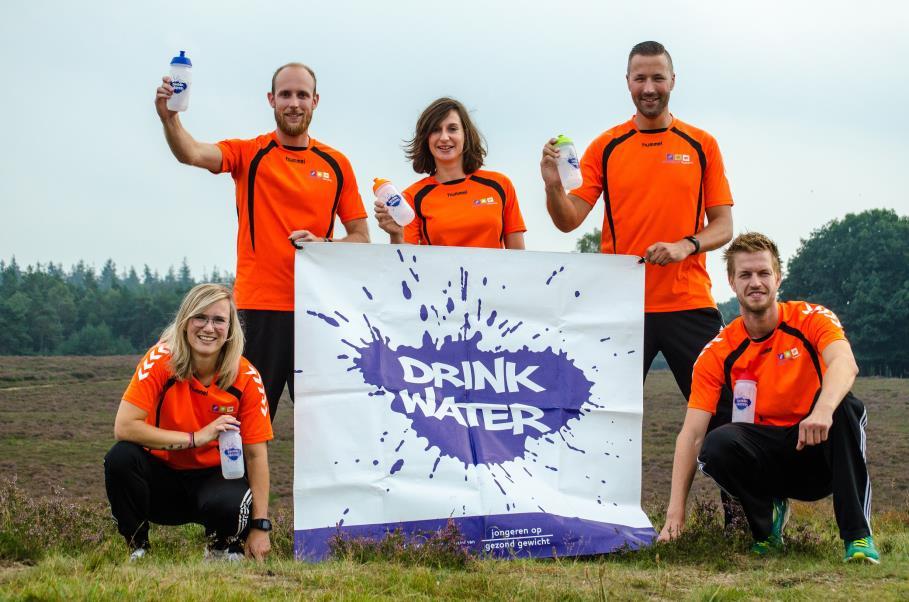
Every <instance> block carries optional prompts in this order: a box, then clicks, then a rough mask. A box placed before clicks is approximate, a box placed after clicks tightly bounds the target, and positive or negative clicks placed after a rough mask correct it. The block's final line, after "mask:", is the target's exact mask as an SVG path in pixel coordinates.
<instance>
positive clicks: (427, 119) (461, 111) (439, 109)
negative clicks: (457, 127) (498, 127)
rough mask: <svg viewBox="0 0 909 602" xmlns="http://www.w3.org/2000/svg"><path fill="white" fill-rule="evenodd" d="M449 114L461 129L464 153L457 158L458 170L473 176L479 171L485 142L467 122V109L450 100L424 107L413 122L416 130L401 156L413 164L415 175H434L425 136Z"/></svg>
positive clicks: (442, 99)
mask: <svg viewBox="0 0 909 602" xmlns="http://www.w3.org/2000/svg"><path fill="white" fill-rule="evenodd" d="M451 111H457V113H458V117H460V118H461V126H462V127H463V129H464V152H463V154H462V155H461V166H462V167H463V168H464V173H468V174H469V173H473V172H475V171H476V170H478V169H480V168H481V167H483V158H484V157H486V141H485V140H484V139H483V136H482V134H480V131H479V130H478V129H477V128H476V126H475V125H474V124H473V122H472V121H471V120H470V115H469V114H468V113H467V109H465V108H464V105H462V104H461V103H460V102H458V101H457V100H455V99H453V98H440V99H438V100H436V101H434V102H433V103H432V104H431V105H429V106H428V107H426V110H424V111H423V114H422V115H420V118H419V119H418V120H417V128H416V131H415V132H414V136H413V138H412V139H410V140H408V141H407V142H406V146H405V147H404V152H405V154H406V156H407V158H408V159H410V160H411V161H413V170H414V171H415V172H417V173H425V174H434V173H435V172H436V160H435V159H434V158H433V156H432V153H431V152H430V150H429V135H430V134H431V133H432V131H433V130H434V129H436V128H437V127H438V126H439V124H440V123H442V120H443V119H445V118H446V117H447V116H448V114H449V113H450V112H451Z"/></svg>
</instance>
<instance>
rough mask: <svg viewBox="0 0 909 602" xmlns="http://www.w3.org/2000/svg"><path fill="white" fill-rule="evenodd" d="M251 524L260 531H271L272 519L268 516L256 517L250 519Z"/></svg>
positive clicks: (251, 526)
mask: <svg viewBox="0 0 909 602" xmlns="http://www.w3.org/2000/svg"><path fill="white" fill-rule="evenodd" d="M249 526H250V528H252V529H258V530H259V531H265V532H268V531H271V521H270V520H268V519H267V518H254V519H252V520H251V521H249Z"/></svg>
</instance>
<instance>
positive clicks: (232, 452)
mask: <svg viewBox="0 0 909 602" xmlns="http://www.w3.org/2000/svg"><path fill="white" fill-rule="evenodd" d="M218 451H220V452H221V474H222V475H224V478H225V479H239V478H240V477H242V476H243V474H244V473H245V472H246V467H245V466H244V464H243V439H242V438H241V437H240V431H221V434H220V435H218Z"/></svg>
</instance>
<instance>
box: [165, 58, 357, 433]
mask: <svg viewBox="0 0 909 602" xmlns="http://www.w3.org/2000/svg"><path fill="white" fill-rule="evenodd" d="M172 94H173V87H172V86H171V85H170V77H167V76H165V77H164V78H163V83H162V85H161V86H160V87H159V88H158V90H157V94H156V95H155V108H156V109H157V111H158V117H160V118H161V123H162V124H163V125H164V137H165V139H166V140H167V144H168V146H170V150H171V152H173V154H174V157H176V158H177V160H178V161H179V162H180V163H185V164H187V165H194V166H196V167H202V168H205V169H207V170H209V171H211V172H212V173H222V172H230V174H231V176H233V178H234V182H235V184H236V210H237V219H238V221H239V227H238V229H237V279H236V282H235V284H234V294H235V296H236V299H237V307H238V308H239V309H240V319H241V320H242V322H243V329H244V331H245V334H246V346H245V348H244V351H243V355H244V356H245V357H246V358H247V359H248V360H249V361H250V362H251V363H252V364H253V365H254V366H255V367H256V368H257V369H258V370H259V372H260V373H261V375H262V380H263V383H264V388H265V391H266V395H267V397H268V404H269V408H270V411H271V413H270V416H271V419H272V420H274V418H275V413H276V412H277V409H278V399H279V398H280V397H281V393H282V392H283V391H284V385H285V383H286V384H287V386H288V388H289V389H290V392H291V394H293V336H294V246H295V245H299V244H300V243H303V242H331V241H332V240H337V241H345V242H369V230H368V228H367V225H366V210H365V209H364V208H363V201H362V199H361V198H360V193H359V190H358V188H357V180H356V178H355V177H354V174H353V170H352V169H351V167H350V163H349V162H348V160H347V158H346V157H345V156H344V155H342V154H341V153H340V152H338V151H337V150H335V149H333V148H331V147H330V146H328V145H326V144H323V143H322V142H320V141H318V140H316V139H315V138H312V137H311V136H310V135H309V124H310V122H311V121H312V115H313V112H314V111H315V109H316V106H318V104H319V94H318V93H317V91H316V75H315V73H314V72H313V70H312V69H310V68H309V67H307V66H306V65H304V64H302V63H288V64H286V65H282V66H281V67H279V68H278V70H277V71H275V74H274V76H272V80H271V92H269V93H268V94H267V97H268V103H269V105H271V107H272V109H273V110H274V113H275V123H276V124H277V128H276V129H275V131H273V132H270V133H268V134H263V135H261V136H258V137H257V138H253V139H251V140H222V141H221V142H219V143H217V144H207V143H204V142H198V141H196V140H195V139H194V138H193V137H192V136H191V135H190V134H189V132H187V131H186V129H184V127H183V125H182V124H181V122H180V118H179V116H178V113H177V112H175V111H170V110H168V108H167V99H168V98H170V96H171V95H172ZM336 217H338V218H340V219H341V222H342V223H343V224H344V229H345V230H346V232H347V235H346V236H344V237H338V238H335V237H334V226H335V218H336Z"/></svg>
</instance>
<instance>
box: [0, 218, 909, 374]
mask: <svg viewBox="0 0 909 602" xmlns="http://www.w3.org/2000/svg"><path fill="white" fill-rule="evenodd" d="M599 246H600V231H599V230H594V231H593V232H591V233H588V234H585V235H584V236H582V237H581V238H580V239H579V240H578V241H577V247H576V248H577V250H578V251H581V252H596V251H598V250H599ZM201 281H205V282H224V283H226V284H232V282H233V277H232V276H231V275H230V274H228V273H218V272H214V273H212V274H209V275H206V276H203V278H202V280H201ZM195 284H197V281H196V280H195V279H194V278H193V277H192V275H191V273H190V270H189V267H188V266H187V265H186V261H185V260H184V262H183V264H182V265H181V266H180V268H178V269H176V270H175V269H174V268H171V269H170V270H168V271H167V273H165V274H164V275H163V276H161V275H159V274H158V272H153V271H152V270H150V269H149V268H148V266H145V269H144V270H143V272H142V274H141V276H140V275H139V274H138V273H137V272H136V270H135V269H133V268H130V269H128V270H124V271H122V272H120V273H118V271H117V267H116V265H115V264H114V262H113V261H111V260H108V261H107V263H105V264H104V266H103V267H102V268H101V271H100V272H99V273H96V272H95V270H94V268H92V267H91V266H88V265H86V264H85V263H84V262H79V263H78V264H76V265H74V266H73V267H72V268H71V269H70V270H68V271H67V270H64V269H63V266H62V265H56V264H53V263H49V264H46V265H41V264H38V265H36V266H28V267H27V268H25V269H23V268H21V267H20V266H19V265H18V264H17V263H16V261H15V259H12V260H11V261H9V262H4V261H0V355H58V354H64V355H107V354H120V353H142V352H144V351H145V349H147V348H148V347H149V346H150V345H151V344H152V343H154V342H155V340H157V337H158V335H159V334H160V332H161V329H162V328H163V327H164V326H165V325H166V324H167V323H168V322H169V321H170V319H171V318H172V316H173V314H174V312H175V311H176V309H177V306H178V305H179V303H180V300H181V299H182V297H183V295H184V294H185V293H186V291H188V290H189V289H190V288H192V287H193V286H194V285H195ZM715 284H717V285H718V286H722V283H715ZM780 298H781V299H784V300H786V299H804V300H808V301H812V302H814V303H820V304H821V305H824V306H826V307H828V308H830V309H832V310H833V311H834V312H835V313H836V314H837V315H838V316H839V318H840V320H841V321H842V322H843V325H844V326H845V328H846V333H847V336H848V337H849V341H850V343H851V344H852V348H853V350H854V352H855V355H856V359H857V360H858V362H859V365H860V366H861V369H862V373H863V374H865V375H887V376H891V375H892V376H909V345H907V344H906V341H909V217H906V216H899V215H897V214H896V212H894V211H891V210H885V209H871V210H868V211H864V212H862V213H857V214H849V215H847V216H846V217H844V218H842V219H839V220H833V221H831V222H829V223H827V224H825V225H824V226H821V227H820V228H818V229H817V230H815V231H813V232H812V233H811V234H810V235H809V236H808V238H806V239H802V241H801V244H800V246H799V248H798V250H797V251H796V253H795V254H794V255H793V257H791V258H790V259H789V261H788V262H786V265H785V266H784V268H783V283H782V286H781V287H780ZM720 311H721V312H722V313H723V317H724V318H725V320H726V321H727V322H729V321H731V320H733V319H734V318H735V317H736V316H738V302H736V300H735V299H734V298H733V299H730V300H729V301H727V302H724V303H721V304H720Z"/></svg>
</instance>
